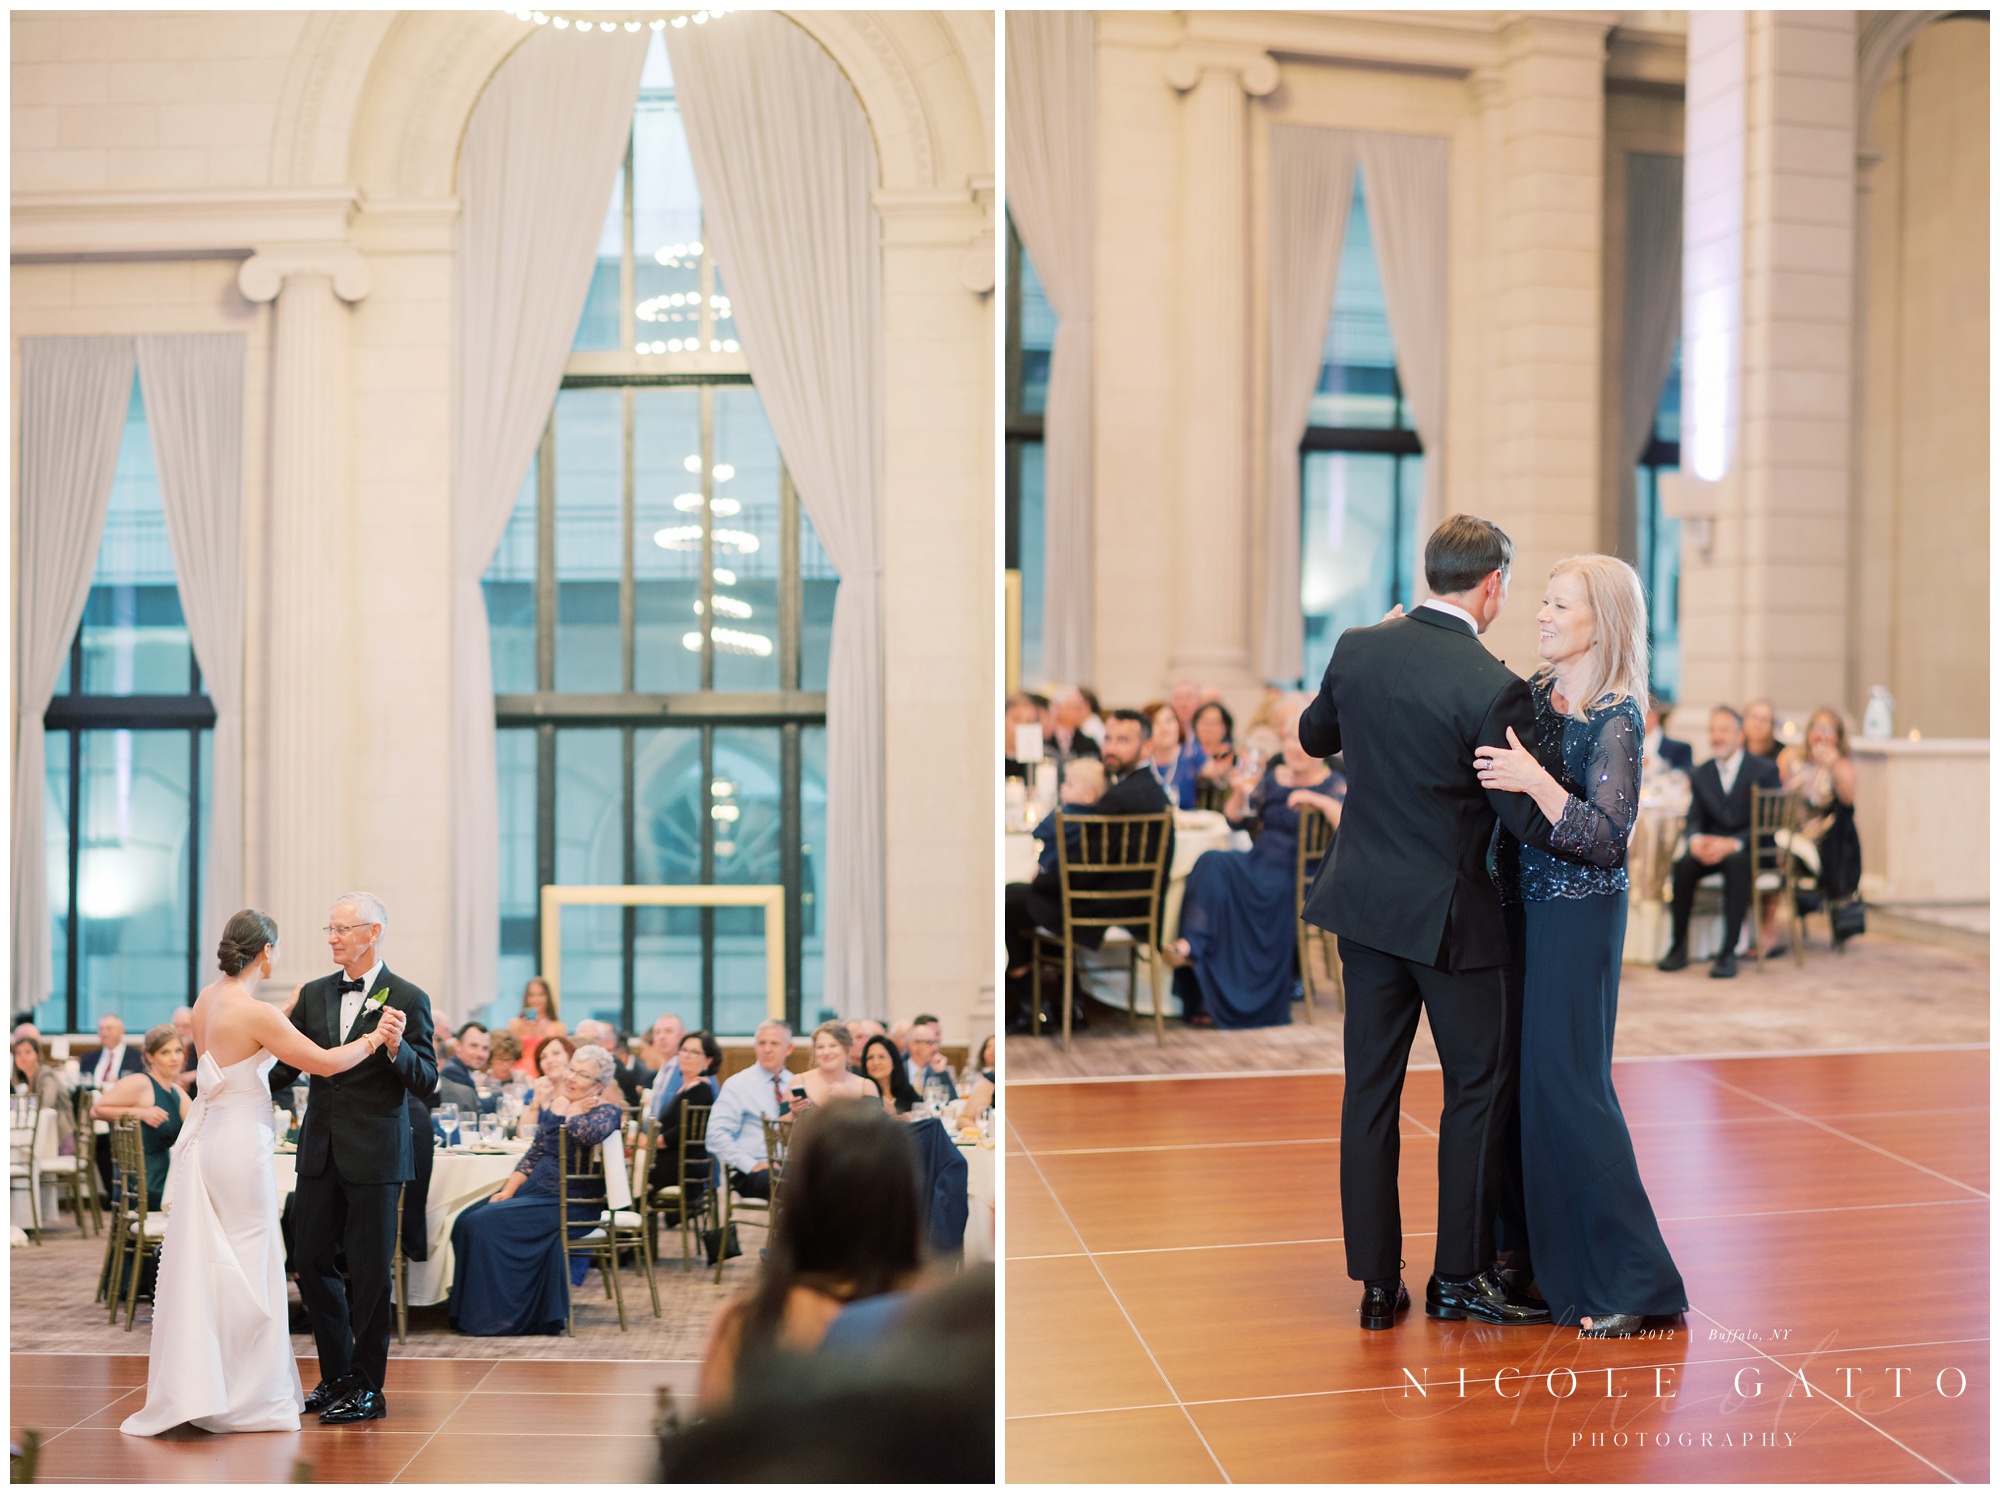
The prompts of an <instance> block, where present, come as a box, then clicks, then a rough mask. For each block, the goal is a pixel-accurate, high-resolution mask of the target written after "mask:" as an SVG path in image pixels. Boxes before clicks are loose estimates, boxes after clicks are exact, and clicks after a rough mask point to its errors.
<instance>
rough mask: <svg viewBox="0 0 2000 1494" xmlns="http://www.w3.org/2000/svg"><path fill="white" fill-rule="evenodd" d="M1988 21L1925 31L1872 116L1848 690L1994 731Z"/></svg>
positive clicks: (1911, 717) (1952, 724)
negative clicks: (1877, 691)
mask: <svg viewBox="0 0 2000 1494" xmlns="http://www.w3.org/2000/svg"><path fill="white" fill-rule="evenodd" d="M1989 29H1990V28H1989V27H1988V26H1987V25H1985V24H1984V23H1981V22H1976V21H1945V22H1941V23H1939V24H1937V25H1933V26H1929V27H1926V28H1925V29H1924V30H1923V31H1920V32H1919V33H1918V34H1917V36H1916V38H1915V39H1914V40H1913V41H1912V42H1911V44H1910V46H1909V49H1908V50H1907V51H1906V52H1905V53H1904V54H1903V57H1902V59H1901V60H1900V62H1899V63H1898V64H1897V65H1896V66H1894V67H1892V68H1891V70H1890V72H1889V76H1888V78H1887V80H1886V82H1885V83H1884V84H1883V87H1882V91H1881V93H1880V95H1879V96H1878V97H1877V99H1876V102H1875V107H1874V110H1873V113H1872V116H1871V119H1870V121H1869V124H1870V130H1869V139H1870V140H1871V142H1872V144H1873V145H1874V146H1875V147H1876V148H1877V149H1879V151H1880V152H1881V155H1880V159H1879V162H1878V163H1877V164H1876V165H1875V166H1874V168H1873V170H1872V172H1871V173H1870V174H1869V180H1868V183H1867V186H1868V191H1867V194H1866V196H1865V198H1864V199H1863V201H1864V203H1865V205H1866V213H1867V217H1866V222H1865V225H1864V229H1863V232H1864V255H1865V270H1864V274H1865V277H1866V290H1865V296H1866V300H1865V316H1866V323H1865V327H1864V329H1863V338H1864V341H1863V347H1864V349H1865V352H1864V363H1863V368H1862V388H1863V398H1862V430H1861V433H1860V434H1861V451H1862V459H1861V475H1860V482H1859V484H1858V492H1859V499H1860V505H1859V513H1858V515H1857V521H1858V522H1857V531H1858V536H1859V543H1858V544H1857V546H1856V553H1855V564H1854V572H1853V581H1854V591H1855V604H1854V605H1855V612H1856V618H1857V626H1856V627H1855V630H1854V647H1853V650H1852V653H1851V658H1850V670H1849V675H1848V690H1847V693H1848V697H1849V700H1848V703H1849V706H1850V708H1851V709H1856V710H1858V709H1859V708H1860V706H1861V705H1862V704H1863V703H1864V701H1865V698H1866V695H1867V691H1868V688H1869V687H1870V686H1871V685H1877V684H1886V685H1887V686H1888V687H1889V691H1890V693H1891V694H1892V695H1894V696H1895V697H1896V706H1897V709H1896V726H1897V729H1898V730H1899V731H1907V730H1909V729H1910V728H1912V727H1915V728H1917V729H1919V730H1921V731H1922V732H1923V733H1924V735H1926V736H1946V737H1983V736H1985V735H1986V732H1987V721H1988V715H1987V712H1988V700H1989V692H1988V669H1989V649H1988V607H1989V598H1990V593H1991V579H1990V570H1989V560H1988V554H1987V541H1988V535H1989V532H1990V518H1989V513H1990V491H1991V490H1990V475H1989V470H1990V469H1989V463H1988V420H1989V415H1990V411H1989V404H1988V389H1989V379H1988V367H1989V365H1988V358H1989V346H1990V342H1989V331H1988V317H1989V277H1990V266H1989V262H1988V247H1989V243H1990V238H1989V232H1988V180H1989V178H1988V159H1989V152H1988V133H1987V128H1988V90H1989V66H1988V57H1987V50H1986V48H1987V33H1988V31H1989Z"/></svg>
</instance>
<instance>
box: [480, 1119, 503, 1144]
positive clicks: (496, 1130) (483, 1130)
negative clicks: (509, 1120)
mask: <svg viewBox="0 0 2000 1494" xmlns="http://www.w3.org/2000/svg"><path fill="white" fill-rule="evenodd" d="M499 1140H500V1117H499V1116H497V1115H482V1116H480V1117H479V1141H480V1144H481V1145H482V1146H494V1145H496V1144H497V1143H498V1142H499Z"/></svg>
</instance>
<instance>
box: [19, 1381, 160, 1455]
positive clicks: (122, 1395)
mask: <svg viewBox="0 0 2000 1494" xmlns="http://www.w3.org/2000/svg"><path fill="white" fill-rule="evenodd" d="M78 1388H79V1389H81V1388H82V1387H78ZM145 1393H146V1387H145V1386H143V1385H131V1386H127V1387H126V1388H125V1389H124V1390H122V1391H120V1392H119V1393H118V1394H117V1395H115V1396H113V1397H112V1398H111V1399H110V1400H108V1401H106V1402H104V1404H103V1405H101V1406H94V1407H92V1408H91V1409H90V1410H89V1411H86V1412H85V1413H84V1414H83V1415H82V1416H80V1417H78V1418H77V1419H76V1420H75V1421H73V1422H71V1423H70V1424H69V1425H68V1426H66V1427H60V1428H58V1429H57V1430H55V1431H53V1432H46V1433H44V1434H43V1436H42V1446H44V1447H47V1446H48V1445H49V1444H50V1443H51V1442H53V1441H55V1440H56V1438H58V1437H61V1436H63V1435H64V1434H65V1433H68V1432H74V1431H75V1430H76V1429H77V1428H78V1427H80V1426H82V1425H83V1424H84V1423H85V1422H87V1421H89V1420H90V1419H91V1418H92V1417H94V1416H102V1415H103V1414H104V1413H105V1412H106V1411H109V1410H110V1409H111V1408H112V1407H113V1406H115V1405H117V1404H118V1403H119V1402H120V1401H129V1400H130V1399H131V1398H132V1397H133V1396H135V1395H144V1394H145ZM142 1405H143V1403H142Z"/></svg>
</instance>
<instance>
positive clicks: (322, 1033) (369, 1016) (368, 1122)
mask: <svg viewBox="0 0 2000 1494" xmlns="http://www.w3.org/2000/svg"><path fill="white" fill-rule="evenodd" d="M342 978H343V977H342V976H341V975H339V974H338V973H336V974H333V975H326V976H322V977H320V979H318V980H309V981H307V982H306V984H305V987H304V989H302V990H301V991H300V992H299V1000H298V1005H296V1006H294V1007H293V1008H292V1026H294V1027H296V1028H298V1030H299V1031H300V1032H302V1033H304V1034H305V1035H306V1036H307V1037H309V1038H311V1039H312V1040H313V1041H314V1042H315V1043H318V1044H319V1045H320V1047H322V1048H337V1047H339V1046H340V1045H341V1044H342V1043H348V1042H352V1041H354V1039H356V1038H358V1037H360V1036H361V1035H362V1034H363V1033H366V1032H372V1031H374V1029H375V1028H376V1027H377V1026H379V1025H380V1023H381V1021H382V1014H381V1012H379V1011H371V1010H369V1009H368V1007H367V1005H366V1004H365V1002H364V1004H363V1007H362V1011H361V1015H360V1017H358V1018H357V1019H356V1020H355V1023H354V1026H353V1027H352V1028H350V1029H348V1030H347V1031H345V1032H336V1031H335V1030H334V1029H335V1028H336V1027H337V1026H338V1025H339V1022H340V992H339V989H338V983H339V982H340V980H341V979H342ZM385 986H386V987H387V988H388V991H389V1000H388V1003H387V1004H388V1005H390V1006H393V1007H395V1008H396V1009H397V1010H398V1011H400V1012H401V1013H403V1016H404V1018H405V1019H406V1024H407V1025H405V1027H404V1028H403V1040H402V1042H401V1043H399V1044H398V1045H397V1050H396V1056H395V1057H394V1058H393V1059H392V1058H390V1056H389V1050H388V1049H387V1048H384V1049H383V1050H382V1051H381V1052H379V1053H372V1054H370V1055H369V1056H368V1057H367V1058H365V1059H363V1060H362V1061H361V1062H360V1063H358V1064H356V1065H355V1066H354V1067H353V1068H351V1069H349V1070H348V1071H347V1072H346V1073H344V1074H315V1075H314V1076H313V1079H312V1090H311V1093H310V1094H309V1095H308V1096H307V1100H306V1124H305V1129H304V1131H302V1132H301V1133H300V1135H299V1157H298V1163H299V1176H300V1177H302V1178H316V1177H320V1176H323V1175H324V1174H325V1172H326V1165H327V1160H328V1158H329V1157H331V1159H332V1161H333V1164H334V1165H335V1166H336V1167H337V1168H339V1170H340V1176H341V1178H342V1179H343V1180H344V1181H346V1182H349V1183H407V1182H409V1181H410V1180H411V1179H412V1178H414V1177H415V1176H416V1157H415V1153H414V1148H413V1146H412V1142H411V1137H410V1119H409V1113H408V1111H407V1109H406V1108H405V1101H404V1097H405V1096H406V1095H415V1096H416V1097H417V1098H418V1099H419V1100H420V1101H422V1102H423V1103H425V1104H426V1105H428V1104H429V1103H430V1102H431V1098H432V1096H433V1095H434V1094H435V1093H436V1091H437V1082H438V1064H437V1053H436V1050H435V1049H434V1048H433V1046H432V1043H431V1034H432V1025H431V999H430V997H428V996H426V995H425V994H424V993H423V992H422V991H420V990H418V989H417V987H415V986H413V985H411V984H410V983H409V982H408V981H406V980H404V979H403V978H402V977H401V976H399V975H397V974H395V973H394V972H393V971H391V970H390V969H389V967H388V966H387V965H384V966H383V967H382V971H381V973H380V974H379V975H377V976H376V977H375V983H374V984H373V985H372V986H370V987H369V988H368V990H367V991H365V992H363V995H364V996H366V997H372V996H373V995H374V994H375V993H376V992H377V991H379V990H381V989H383V988H384V987H385ZM298 1077H299V1071H298V1070H297V1069H294V1068H291V1067H289V1066H287V1065H285V1064H279V1065H278V1066H277V1067H276V1068H274V1069H272V1070H271V1089H272V1092H273V1093H276V1092H279V1091H282V1090H287V1089H290V1088H291V1087H292V1085H293V1084H294V1083H295V1082H296V1081H297V1079H298Z"/></svg>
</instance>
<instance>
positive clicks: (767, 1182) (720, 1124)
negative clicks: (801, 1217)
mask: <svg viewBox="0 0 2000 1494" xmlns="http://www.w3.org/2000/svg"><path fill="white" fill-rule="evenodd" d="M754 1046H755V1048H756V1053H757V1061H756V1063H754V1064H752V1065H751V1066H750V1067H749V1068H747V1069H744V1070H743V1071H742V1072H741V1073H739V1074H732V1075H731V1076H730V1077H729V1078H728V1079H727V1080H725V1081H724V1082H723V1085H722V1092H721V1093H720V1094H718V1095H717V1096H716V1097H715V1108H714V1109H713V1110H711V1111H710V1112H709V1116H708V1150H709V1153H710V1155H712V1156H716V1157H720V1158H721V1159H722V1160H723V1161H724V1162H725V1163H727V1164H728V1166H729V1180H730V1182H731V1183H732V1184H733V1185H734V1186H735V1189H736V1192H737V1194H738V1196H740V1197H743V1198H769V1197H770V1196H771V1163H770V1160H769V1154H768V1153H767V1152H766V1151H765V1149H764V1122H765V1121H766V1120H777V1119H778V1118H779V1116H780V1115H782V1114H783V1113H784V1112H785V1110H786V1109H787V1108H788V1107H789V1106H790V1104H791V1098H792V1076H791V1075H790V1074H788V1073H787V1072H786V1071H785V1059H786V1058H787V1057H789V1056H790V1054H791V1051H792V1029H791V1028H790V1027H789V1026H787V1025H786V1024H785V1023H783V1022H780V1021H777V1020H775V1019H773V1020H771V1021H767V1022H764V1023H762V1024H760V1025H759V1026H758V1028H757V1037H756V1041H755V1044H754Z"/></svg>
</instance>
